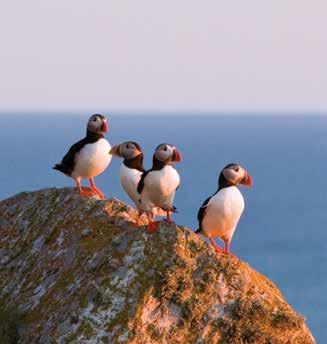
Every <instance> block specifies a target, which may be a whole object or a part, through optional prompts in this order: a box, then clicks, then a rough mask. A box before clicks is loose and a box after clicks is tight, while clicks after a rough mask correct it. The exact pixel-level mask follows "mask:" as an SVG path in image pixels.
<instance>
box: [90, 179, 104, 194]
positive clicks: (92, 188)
mask: <svg viewBox="0 0 327 344" xmlns="http://www.w3.org/2000/svg"><path fill="white" fill-rule="evenodd" d="M89 180H90V185H91V190H92V191H93V192H94V193H95V194H97V195H98V196H99V197H100V198H101V199H106V197H105V195H104V194H103V193H102V192H101V190H100V189H98V188H97V187H96V186H95V183H94V179H93V178H90V179H89Z"/></svg>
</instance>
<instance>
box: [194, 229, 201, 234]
mask: <svg viewBox="0 0 327 344" xmlns="http://www.w3.org/2000/svg"><path fill="white" fill-rule="evenodd" d="M201 231H202V229H201V228H198V229H197V230H195V231H194V233H196V234H200V233H201Z"/></svg>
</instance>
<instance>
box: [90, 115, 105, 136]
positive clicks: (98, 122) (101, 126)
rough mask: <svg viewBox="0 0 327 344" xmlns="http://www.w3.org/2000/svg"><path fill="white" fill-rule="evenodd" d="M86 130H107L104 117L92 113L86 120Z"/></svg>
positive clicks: (97, 131)
mask: <svg viewBox="0 0 327 344" xmlns="http://www.w3.org/2000/svg"><path fill="white" fill-rule="evenodd" d="M87 130H88V131H91V132H92V133H97V134H104V133H106V132H107V131H108V125H107V120H106V117H104V116H103V115H99V114H95V115H92V116H91V117H90V118H89V121H88V122H87Z"/></svg>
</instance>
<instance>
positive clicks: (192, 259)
mask: <svg viewBox="0 0 327 344" xmlns="http://www.w3.org/2000/svg"><path fill="white" fill-rule="evenodd" d="M135 216H136V212H135V211H134V210H133V209H131V208H129V207H128V206H126V205H125V204H123V203H122V202H120V201H118V200H115V199H111V200H108V201H99V200H97V199H93V198H92V199H82V198H81V197H80V196H79V195H78V194H77V193H76V192H75V190H73V189H70V188H65V189H46V190H41V191H37V192H30V193H21V194H19V195H17V196H15V197H12V198H10V199H7V200H4V201H2V202H0V342H1V344H4V343H16V342H19V343H142V344H143V343H169V344H171V343H221V344H223V343H232V344H237V343H258V344H260V343H265V344H268V343H270V344H279V343H292V344H294V343H314V340H313V338H312V336H311V334H310V331H309V330H308V328H307V327H306V325H305V323H304V320H303V318H302V317H301V316H300V315H298V314H297V313H295V312H294V311H293V310H292V309H291V307H290V306H289V305H288V304H287V302H286V301H285V299H284V298H283V296H282V295H281V293H280V292H279V290H278V289H277V288H276V286H275V285H274V284H273V283H272V282H270V281H269V280H268V279H267V278H266V277H264V276H263V275H261V274H259V273H258V272H256V271H254V270H253V269H251V268H250V267H249V266H248V265H247V264H245V263H244V262H242V261H241V260H239V259H238V258H235V257H230V256H225V255H220V254H217V253H216V252H215V251H214V250H213V249H212V248H211V246H210V245H208V244H207V243H206V242H204V241H203V240H201V238H200V237H198V236H197V235H195V234H194V233H193V232H192V231H191V230H189V229H187V228H184V227H180V226H176V225H174V224H170V225H168V224H165V223H163V224H162V225H161V227H160V229H159V231H158V232H157V233H155V234H153V235H149V234H147V233H146V231H145V230H144V228H143V229H134V228H133V227H132V226H130V225H129V221H133V220H134V218H135Z"/></svg>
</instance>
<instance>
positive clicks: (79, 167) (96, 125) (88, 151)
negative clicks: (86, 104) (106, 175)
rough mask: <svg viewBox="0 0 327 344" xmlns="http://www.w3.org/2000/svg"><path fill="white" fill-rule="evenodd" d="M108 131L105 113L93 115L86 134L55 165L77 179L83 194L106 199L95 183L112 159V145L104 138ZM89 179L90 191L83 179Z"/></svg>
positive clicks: (55, 167)
mask: <svg viewBox="0 0 327 344" xmlns="http://www.w3.org/2000/svg"><path fill="white" fill-rule="evenodd" d="M107 131H108V124H107V120H106V118H105V117H104V116H103V115H100V114H94V115H92V116H91V117H90V118H89V120H88V123H87V130H86V136H85V137H84V138H83V139H82V140H80V141H78V142H77V143H75V144H74V145H72V146H71V147H70V149H69V151H68V152H67V154H66V155H65V156H64V157H63V159H62V160H61V162H60V163H59V164H55V165H54V166H53V169H54V170H58V171H60V172H62V173H63V174H65V175H66V176H68V177H71V178H73V179H74V180H75V182H76V186H77V188H78V191H79V193H80V195H81V196H93V195H94V194H95V195H98V196H99V197H100V199H105V196H104V194H103V193H102V192H101V190H100V189H99V188H97V187H96V185H95V183H94V177H96V176H98V175H99V174H101V173H102V172H104V170H105V169H106V168H107V167H108V165H109V164H110V161H111V158H112V156H111V154H110V150H111V146H110V144H109V142H108V141H107V140H106V139H105V138H104V134H105V133H106V132H107ZM83 179H89V181H90V191H89V190H86V189H83V188H82V186H81V180H83Z"/></svg>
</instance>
